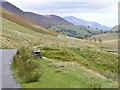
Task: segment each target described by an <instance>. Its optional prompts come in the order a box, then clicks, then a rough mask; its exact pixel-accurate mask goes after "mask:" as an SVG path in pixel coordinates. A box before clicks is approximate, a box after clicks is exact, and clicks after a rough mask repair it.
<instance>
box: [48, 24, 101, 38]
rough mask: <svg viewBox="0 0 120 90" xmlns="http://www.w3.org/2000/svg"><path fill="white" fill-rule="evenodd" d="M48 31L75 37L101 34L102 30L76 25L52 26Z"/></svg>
mask: <svg viewBox="0 0 120 90" xmlns="http://www.w3.org/2000/svg"><path fill="white" fill-rule="evenodd" d="M48 29H50V30H53V31H60V32H61V33H62V32H64V33H66V34H72V35H75V36H83V35H88V36H91V35H95V34H100V33H101V30H98V29H95V28H91V27H84V26H74V25H53V26H50V27H49V28H48Z"/></svg>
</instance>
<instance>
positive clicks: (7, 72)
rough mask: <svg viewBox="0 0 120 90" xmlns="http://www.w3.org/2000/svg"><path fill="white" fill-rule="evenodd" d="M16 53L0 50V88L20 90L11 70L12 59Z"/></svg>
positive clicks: (12, 50)
mask: <svg viewBox="0 0 120 90" xmlns="http://www.w3.org/2000/svg"><path fill="white" fill-rule="evenodd" d="M16 52H17V50H16V49H9V50H0V55H2V88H20V86H19V84H18V83H17V82H16V80H15V78H14V76H13V72H12V70H11V63H12V58H13V56H14V55H15V54H16Z"/></svg>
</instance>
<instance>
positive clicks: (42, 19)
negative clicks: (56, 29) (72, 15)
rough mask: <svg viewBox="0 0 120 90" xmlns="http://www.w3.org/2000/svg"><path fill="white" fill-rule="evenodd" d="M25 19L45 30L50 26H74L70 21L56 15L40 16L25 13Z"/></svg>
mask: <svg viewBox="0 0 120 90" xmlns="http://www.w3.org/2000/svg"><path fill="white" fill-rule="evenodd" d="M24 17H25V18H27V19H28V20H30V21H32V22H34V23H36V24H38V25H41V26H43V27H45V28H48V27H49V26H51V25H56V24H57V25H61V24H64V25H72V24H71V23H69V22H68V21H66V20H64V19H63V18H61V17H59V16H56V15H39V14H36V13H32V12H25V14H24Z"/></svg>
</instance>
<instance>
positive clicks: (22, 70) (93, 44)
mask: <svg viewBox="0 0 120 90" xmlns="http://www.w3.org/2000/svg"><path fill="white" fill-rule="evenodd" d="M0 2H1V1H0ZM2 3H3V6H0V8H1V12H2V16H0V19H1V20H0V23H1V24H2V25H1V27H0V28H1V29H0V32H1V33H0V39H1V42H0V49H2V50H4V49H5V50H7V49H11V50H12V49H13V50H14V49H17V52H16V55H15V56H13V62H12V64H11V68H12V70H13V73H14V76H15V79H16V80H17V82H18V83H19V85H20V87H22V88H93V89H94V88H97V89H101V88H113V89H114V88H118V83H117V82H118V58H119V57H118V41H119V39H118V33H119V32H118V26H115V27H113V28H112V29H111V30H108V28H109V29H110V27H106V26H102V25H100V24H97V25H98V26H99V27H100V28H98V27H92V26H90V25H85V24H84V25H81V24H80V25H75V24H74V23H72V22H69V21H68V20H66V19H65V18H62V17H60V16H57V15H54V14H52V15H40V14H36V13H34V12H25V11H22V10H21V9H19V8H17V7H16V6H15V5H12V4H10V3H9V2H6V1H3V2H2ZM69 18H70V17H69ZM79 21H80V19H79ZM84 22H85V21H84ZM86 22H87V21H86ZM86 22H85V23H86ZM88 23H91V22H88ZM101 27H102V29H103V28H106V29H105V30H102V29H101ZM35 48H36V49H38V50H40V53H41V55H42V58H37V57H35V56H34V54H33V50H34V49H35ZM4 54H5V53H4ZM2 61H3V62H4V60H2ZM2 68H3V69H4V68H6V67H5V66H3V67H2Z"/></svg>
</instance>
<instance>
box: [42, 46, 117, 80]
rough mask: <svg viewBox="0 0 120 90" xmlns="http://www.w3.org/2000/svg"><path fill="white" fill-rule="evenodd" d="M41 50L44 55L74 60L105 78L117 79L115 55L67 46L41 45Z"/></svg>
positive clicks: (56, 58) (57, 58) (63, 59)
mask: <svg viewBox="0 0 120 90" xmlns="http://www.w3.org/2000/svg"><path fill="white" fill-rule="evenodd" d="M42 51H43V56H45V57H48V58H51V59H55V60H62V61H69V62H71V61H76V62H78V63H79V64H81V65H84V66H85V67H87V68H89V69H92V70H93V71H96V72H98V73H100V74H102V75H104V76H105V77H107V78H111V79H112V80H114V81H117V73H118V72H117V70H118V65H117V63H118V56H117V55H113V54H108V53H103V52H96V51H93V50H87V49H79V48H67V47H59V48H58V47H43V48H42Z"/></svg>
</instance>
